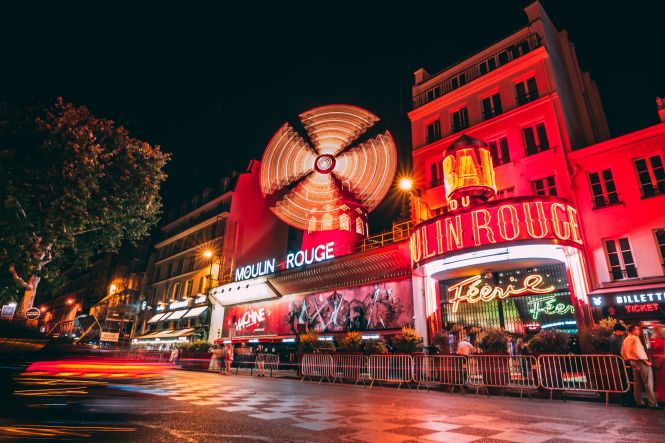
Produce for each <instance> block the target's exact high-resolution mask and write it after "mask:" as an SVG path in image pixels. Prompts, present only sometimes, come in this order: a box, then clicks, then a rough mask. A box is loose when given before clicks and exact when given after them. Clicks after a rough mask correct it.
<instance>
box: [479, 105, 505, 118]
mask: <svg viewBox="0 0 665 443" xmlns="http://www.w3.org/2000/svg"><path fill="white" fill-rule="evenodd" d="M502 113H503V110H502V109H501V108H499V107H496V108H491V109H485V110H483V120H489V119H491V118H493V117H496V116H497V115H499V114H502Z"/></svg>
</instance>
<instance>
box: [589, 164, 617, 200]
mask: <svg viewBox="0 0 665 443" xmlns="http://www.w3.org/2000/svg"><path fill="white" fill-rule="evenodd" d="M589 184H590V185H591V194H592V195H593V207H594V208H602V207H604V206H609V205H616V204H617V203H619V194H617V188H616V186H615V184H614V177H613V176H612V170H611V169H603V170H602V171H601V172H590V173H589Z"/></svg>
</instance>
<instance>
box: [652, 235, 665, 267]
mask: <svg viewBox="0 0 665 443" xmlns="http://www.w3.org/2000/svg"><path fill="white" fill-rule="evenodd" d="M653 234H654V236H655V237H656V245H657V246H658V253H659V254H660V264H661V265H662V266H663V271H664V272H665V228H660V229H656V230H654V231H653Z"/></svg>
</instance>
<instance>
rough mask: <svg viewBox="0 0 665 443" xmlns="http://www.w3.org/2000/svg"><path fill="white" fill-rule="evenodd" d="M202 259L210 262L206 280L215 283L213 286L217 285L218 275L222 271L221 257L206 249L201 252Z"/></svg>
mask: <svg viewBox="0 0 665 443" xmlns="http://www.w3.org/2000/svg"><path fill="white" fill-rule="evenodd" d="M203 257H204V258H207V259H208V260H210V273H209V274H208V278H209V279H210V282H211V283H212V282H213V281H214V282H215V286H218V285H219V273H220V272H221V271H222V257H221V256H219V255H217V254H215V253H214V252H213V251H212V250H210V249H206V250H205V251H203Z"/></svg>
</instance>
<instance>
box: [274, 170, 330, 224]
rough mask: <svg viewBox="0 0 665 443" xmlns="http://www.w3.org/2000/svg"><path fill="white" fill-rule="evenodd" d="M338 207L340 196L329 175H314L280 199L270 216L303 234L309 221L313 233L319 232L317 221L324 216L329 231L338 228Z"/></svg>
mask: <svg viewBox="0 0 665 443" xmlns="http://www.w3.org/2000/svg"><path fill="white" fill-rule="evenodd" d="M341 204H342V199H341V198H340V193H339V191H338V190H337V186H336V185H335V183H334V181H333V179H332V177H331V176H330V174H320V173H318V172H314V173H312V174H311V175H309V176H307V177H306V178H305V179H303V180H302V181H301V182H300V183H299V184H298V185H297V186H296V187H295V188H293V189H292V190H291V191H290V192H288V193H287V194H286V195H285V196H284V197H283V198H282V199H280V200H279V201H278V202H277V204H276V206H275V208H274V212H275V214H276V215H277V216H278V217H279V218H280V219H282V220H283V221H284V222H286V223H287V224H289V225H291V226H294V227H296V228H298V229H302V230H304V231H306V230H308V227H309V224H310V220H311V219H312V217H314V218H315V222H316V228H317V229H316V230H321V229H319V228H321V221H322V220H323V219H324V216H326V217H327V220H330V222H331V227H329V228H328V227H327V228H326V229H333V228H336V227H337V226H338V225H339V221H338V220H337V213H338V212H339V208H340V206H341ZM326 214H328V215H326Z"/></svg>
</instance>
